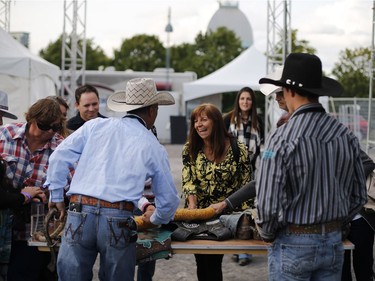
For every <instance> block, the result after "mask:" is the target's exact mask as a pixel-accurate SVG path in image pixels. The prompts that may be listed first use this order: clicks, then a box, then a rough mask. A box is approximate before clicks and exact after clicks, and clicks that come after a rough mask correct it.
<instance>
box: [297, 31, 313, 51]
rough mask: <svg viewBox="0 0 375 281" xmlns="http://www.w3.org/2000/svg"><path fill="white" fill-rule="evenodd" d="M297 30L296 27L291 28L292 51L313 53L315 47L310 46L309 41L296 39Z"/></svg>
mask: <svg viewBox="0 0 375 281" xmlns="http://www.w3.org/2000/svg"><path fill="white" fill-rule="evenodd" d="M297 32H298V29H293V30H292V53H309V54H315V53H316V49H315V48H313V47H311V46H310V45H309V44H310V42H309V41H307V40H305V39H301V40H298V39H297Z"/></svg>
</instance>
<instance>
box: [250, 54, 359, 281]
mask: <svg viewBox="0 0 375 281" xmlns="http://www.w3.org/2000/svg"><path fill="white" fill-rule="evenodd" d="M259 83H261V84H263V83H268V84H273V85H276V86H280V87H282V89H283V94H284V98H285V102H286V105H287V107H288V109H289V111H290V112H291V113H292V115H291V117H290V119H289V121H288V122H287V123H286V124H285V125H284V126H281V127H280V128H278V129H276V131H275V132H274V133H273V134H272V135H271V136H270V137H269V138H268V140H267V142H266V145H265V149H264V152H263V155H262V159H261V163H260V169H259V172H258V175H257V178H258V179H259V180H258V181H257V186H256V193H257V209H258V220H257V223H258V226H259V227H260V234H261V236H262V238H263V239H264V240H265V241H268V242H272V247H270V248H269V253H268V262H269V269H268V272H269V280H340V279H341V270H342V264H343V258H344V255H343V254H344V249H343V245H342V233H341V229H342V227H343V226H344V225H346V224H348V223H349V222H350V220H351V219H352V218H353V217H354V215H355V214H356V213H358V211H359V210H360V209H361V207H362V206H363V205H364V204H365V202H366V189H365V181H364V179H365V177H364V172H363V167H362V161H361V158H360V146H359V142H358V139H357V138H356V137H355V135H354V134H353V133H352V132H351V131H350V130H349V129H348V128H347V127H345V126H344V125H342V124H341V123H339V122H338V121H337V120H336V119H334V118H333V117H331V116H330V115H328V114H327V113H326V112H325V110H324V108H323V107H322V105H321V104H320V103H319V96H339V95H340V94H341V93H342V91H343V89H342V87H341V85H340V84H339V83H338V82H337V81H335V80H333V79H330V78H327V77H323V76H322V65H321V61H320V59H319V58H318V57H317V56H315V55H310V54H303V53H292V54H290V55H289V56H288V57H287V59H286V61H285V66H284V69H283V73H282V76H281V79H280V80H273V79H270V78H262V79H260V81H259Z"/></svg>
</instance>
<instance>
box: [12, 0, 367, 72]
mask: <svg viewBox="0 0 375 281" xmlns="http://www.w3.org/2000/svg"><path fill="white" fill-rule="evenodd" d="M68 2H71V1H68ZM238 2H239V8H240V10H241V11H243V12H244V14H245V15H246V16H247V18H248V20H249V22H250V24H251V26H252V29H253V34H254V45H255V47H256V48H257V49H258V50H260V51H261V52H265V51H266V39H267V34H266V32H267V0H240V1H238ZM277 2H279V1H277ZM291 2H292V6H291V15H292V20H291V24H292V28H293V29H298V39H300V40H301V39H305V40H307V41H309V43H310V45H311V46H312V47H314V48H316V49H317V55H318V56H319V57H320V58H321V60H322V62H323V68H324V70H325V71H326V72H330V70H331V68H332V67H333V64H334V63H335V62H337V61H338V58H339V52H340V51H342V50H344V49H345V48H350V49H353V48H357V47H370V46H371V40H372V39H371V37H372V18H373V14H372V13H373V12H372V7H373V1H370V0H292V1H291ZM63 5H64V1H63V0H39V1H35V0H12V2H11V9H10V10H11V15H10V31H24V32H29V33H30V49H31V51H32V52H33V53H35V54H37V53H38V52H39V50H40V49H42V48H45V47H46V46H47V45H48V43H49V42H53V41H55V40H56V39H57V38H58V36H59V35H60V34H61V33H62V31H63V19H64V14H63ZM168 7H170V8H171V23H172V26H173V33H171V35H170V42H171V44H172V45H173V44H180V43H183V42H187V43H192V42H193V41H194V38H195V36H196V35H197V34H198V33H199V32H206V28H207V25H208V23H209V21H210V19H211V17H212V16H213V14H214V13H215V12H216V11H217V10H218V9H219V4H218V1H216V0H117V1H115V0H87V16H86V20H87V25H86V37H87V38H91V39H93V40H94V42H95V43H96V44H97V45H99V46H100V47H101V48H103V49H104V51H105V52H106V54H107V55H109V56H112V55H113V49H115V48H119V47H120V44H121V42H122V40H123V39H128V38H131V37H132V36H134V35H137V34H148V35H157V36H158V37H159V39H160V40H161V41H162V42H163V43H165V42H166V41H167V35H166V33H165V31H164V29H165V26H166V24H167V15H168Z"/></svg>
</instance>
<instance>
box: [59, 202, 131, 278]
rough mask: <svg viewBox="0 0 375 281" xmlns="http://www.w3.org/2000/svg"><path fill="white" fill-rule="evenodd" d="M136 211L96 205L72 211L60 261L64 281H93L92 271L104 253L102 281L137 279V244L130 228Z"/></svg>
mask: <svg viewBox="0 0 375 281" xmlns="http://www.w3.org/2000/svg"><path fill="white" fill-rule="evenodd" d="M132 216H133V214H132V212H129V211H125V210H118V209H110V208H98V207H96V206H86V205H83V206H82V212H72V211H68V218H67V222H66V225H65V229H64V235H63V240H62V243H61V247H60V250H59V255H58V259H57V272H58V275H59V280H61V281H82V280H92V278H93V273H92V268H93V265H94V263H95V260H96V257H97V255H98V253H100V269H99V279H100V280H101V281H104V280H106V281H109V280H111V281H116V280H121V281H130V280H132V281H133V280H134V271H135V264H136V243H135V241H133V240H134V237H133V239H131V236H132V235H133V234H134V232H132V231H131V230H130V228H128V227H127V225H128V219H129V218H132Z"/></svg>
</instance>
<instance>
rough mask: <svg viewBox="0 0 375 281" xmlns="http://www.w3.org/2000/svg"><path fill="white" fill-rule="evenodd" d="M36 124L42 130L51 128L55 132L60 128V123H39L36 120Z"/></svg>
mask: <svg viewBox="0 0 375 281" xmlns="http://www.w3.org/2000/svg"><path fill="white" fill-rule="evenodd" d="M36 125H37V126H38V128H39V129H41V130H42V131H49V130H52V131H54V132H55V133H56V132H58V131H60V130H61V129H62V125H61V124H53V125H45V124H41V123H38V122H37V123H36Z"/></svg>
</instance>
